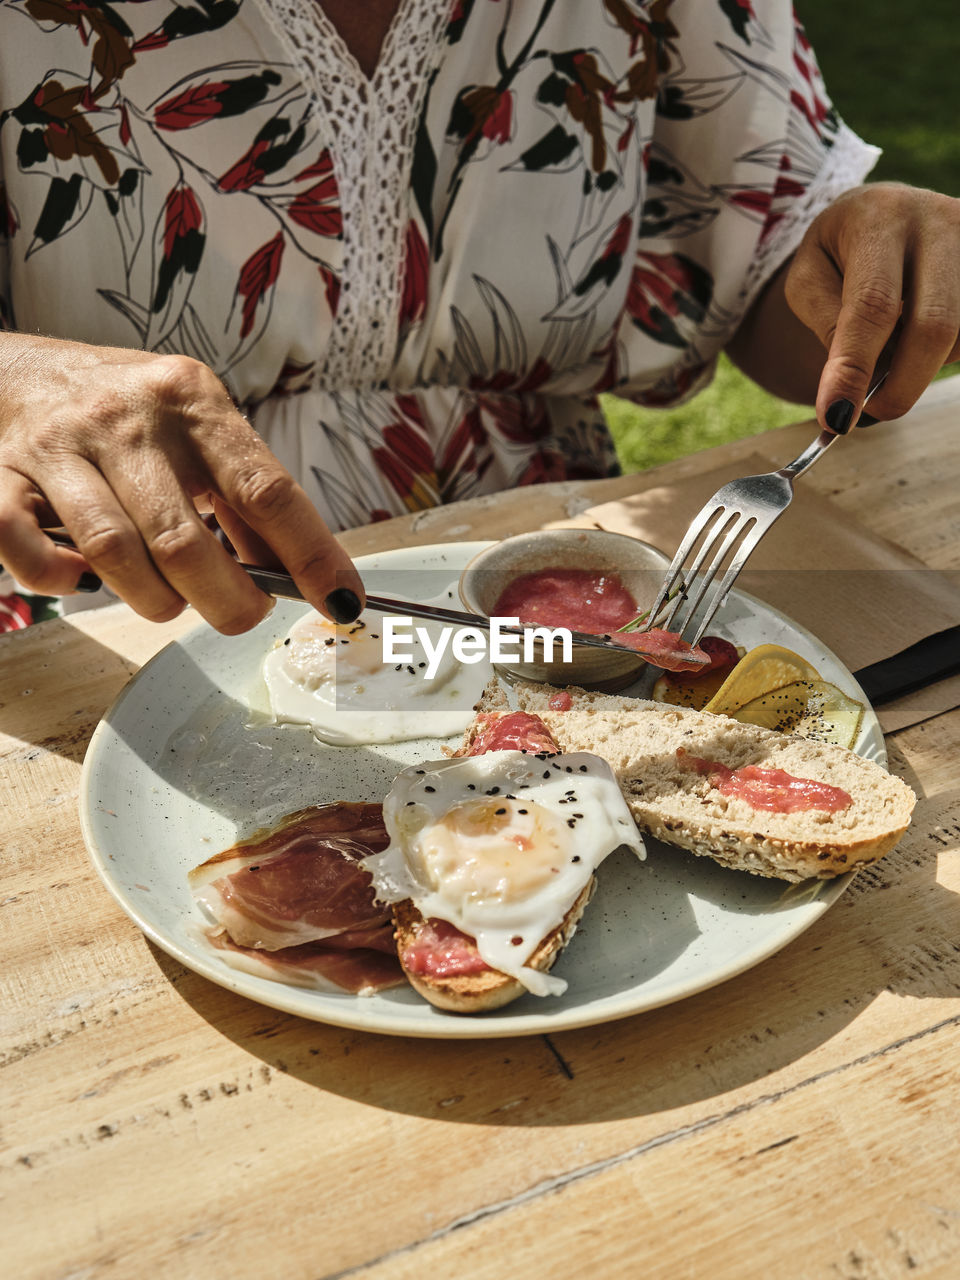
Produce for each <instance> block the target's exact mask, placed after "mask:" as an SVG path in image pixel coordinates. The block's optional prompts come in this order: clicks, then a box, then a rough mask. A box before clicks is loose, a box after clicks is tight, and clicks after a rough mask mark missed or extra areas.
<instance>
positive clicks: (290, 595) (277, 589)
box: [241, 564, 710, 667]
mask: <svg viewBox="0 0 960 1280" xmlns="http://www.w3.org/2000/svg"><path fill="white" fill-rule="evenodd" d="M241 567H242V568H243V569H245V570H246V571H247V573H249V575H250V577H251V578H252V579H253V580H254V582H255V583H256V584H257V586H258V587H259V588H260V589H261V590H262V591H266V592H267V593H268V595H272V596H281V597H282V598H284V599H287V600H302V599H303V593H302V592H301V591H300V589H299V587H298V586H297V584H296V583H295V582H294V580H293V579H292V578H291V577H290V575H289V574H288V573H280V572H278V571H276V570H273V569H261V568H259V566H257V565H252V564H244V565H242V566H241ZM367 608H368V609H376V610H377V611H378V612H379V613H390V614H399V615H400V616H402V617H407V616H410V617H414V618H426V619H428V620H429V621H431V622H448V623H451V624H452V625H453V626H457V627H474V628H478V629H479V630H481V631H489V630H490V619H489V618H488V617H486V616H485V615H483V614H478V613H466V612H464V611H463V610H460V609H443V608H440V607H439V606H436V605H432V604H417V603H415V602H414V601H412V600H394V599H392V598H391V597H390V596H371V595H368V596H367ZM498 630H499V632H500V634H501V635H505V636H523V635H526V633H527V632H528V631H531V630H533V628H532V627H529V626H528V627H503V626H501V627H498ZM640 634H641V635H642V634H643V633H642V632H641V633H640ZM570 638H571V639H572V641H573V643H574V644H576V645H588V646H590V648H593V649H609V650H612V651H613V652H614V653H620V654H622V653H635V654H636V655H637V657H640V658H642V657H649V658H651V659H653V658H654V657H655V656H656V655H655V654H654V653H653V652H652V651H651V652H650V653H648V654H644V652H643V650H642V649H637V648H634V646H633V645H632V644H631V645H629V646H628V645H624V644H616V643H615V642H614V641H613V640H611V639H610V637H609V636H597V635H590V634H589V633H587V632H584V631H571V632H570ZM684 660H685V661H686V662H688V663H689V665H690V666H691V667H693V666H706V665H707V663H708V662H709V661H710V659H709V658H707V657H703V658H699V657H696V656H694V655H689V654H684Z"/></svg>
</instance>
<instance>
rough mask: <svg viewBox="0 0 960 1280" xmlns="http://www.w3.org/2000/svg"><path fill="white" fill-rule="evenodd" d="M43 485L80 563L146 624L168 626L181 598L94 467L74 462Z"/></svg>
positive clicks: (82, 462)
mask: <svg viewBox="0 0 960 1280" xmlns="http://www.w3.org/2000/svg"><path fill="white" fill-rule="evenodd" d="M46 483H47V488H48V491H49V492H48V497H49V499H50V501H51V502H52V503H53V505H54V506H55V507H56V509H57V511H58V513H59V516H60V519H61V520H62V522H63V525H64V527H65V528H66V529H67V530H68V532H69V533H70V536H71V537H72V538H73V541H74V542H75V543H76V545H77V548H78V550H79V551H80V552H81V554H82V557H83V559H84V560H85V561H86V563H87V564H88V565H89V566H90V568H91V569H92V570H93V572H94V573H96V574H97V576H98V577H99V578H102V579H103V581H104V582H105V583H106V584H107V586H108V587H110V589H111V590H112V591H114V592H115V593H116V594H117V595H118V596H119V597H120V598H121V599H122V600H125V601H126V602H127V604H129V605H130V607H131V608H132V609H134V610H135V611H136V612H137V613H139V614H140V615H141V616H142V617H144V618H148V619H149V620H150V621H151V622H167V621H169V620H170V619H171V618H175V617H176V616H177V615H178V614H179V613H181V612H182V611H183V609H184V606H185V603H186V601H185V599H184V597H183V596H182V595H181V594H180V593H179V592H178V591H176V590H175V589H174V587H173V586H171V584H170V583H169V582H168V581H166V579H165V578H164V577H163V576H162V574H160V573H159V572H158V570H157V567H156V565H155V564H154V563H153V561H152V560H151V558H150V556H149V555H148V554H147V550H146V547H145V546H144V543H143V539H142V538H141V537H140V534H139V533H138V531H137V529H136V526H135V525H134V523H133V521H132V520H131V519H130V517H129V516H128V515H127V512H126V511H125V510H124V508H123V506H122V505H121V503H120V502H119V501H118V499H117V495H116V494H115V493H114V491H113V489H112V488H111V486H110V485H109V484H108V483H107V482H106V480H105V479H104V477H103V476H102V475H101V474H100V472H99V471H97V469H96V468H95V467H92V466H90V465H88V464H87V463H85V462H84V461H83V460H82V459H74V460H72V463H71V465H70V466H69V467H66V468H63V469H61V470H59V471H58V472H57V474H56V476H54V477H53V478H51V479H49V480H47V482H46Z"/></svg>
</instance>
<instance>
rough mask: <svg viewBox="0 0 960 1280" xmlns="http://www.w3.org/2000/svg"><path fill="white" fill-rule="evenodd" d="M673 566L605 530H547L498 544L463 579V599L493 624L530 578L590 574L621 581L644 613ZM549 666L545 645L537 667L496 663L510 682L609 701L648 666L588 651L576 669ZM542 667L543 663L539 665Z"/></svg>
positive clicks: (577, 654) (576, 656) (629, 656)
mask: <svg viewBox="0 0 960 1280" xmlns="http://www.w3.org/2000/svg"><path fill="white" fill-rule="evenodd" d="M668 564H669V559H668V557H667V556H665V555H664V554H663V553H662V552H661V551H658V550H657V548H656V547H652V546H651V545H650V544H649V543H648V542H641V541H640V540H639V539H638V538H630V537H627V536H626V535H625V534H622V533H607V532H606V531H605V530H602V529H540V530H537V531H535V532H533V533H521V534H517V536H516V537H513V538H505V539H504V541H503V542H498V543H495V544H494V545H493V546H492V547H488V548H487V549H486V550H485V551H481V552H480V554H479V555H477V556H474V558H473V559H472V560H471V561H470V563H469V564H468V565H467V567H466V568H465V569H464V570H463V572H462V573H461V575H460V599H461V600H462V601H463V604H464V606H465V607H466V608H467V609H469V610H470V612H471V613H476V614H481V615H486V616H487V617H492V616H494V615H493V610H494V608H495V606H496V603H497V601H498V600H499V598H500V596H501V594H502V593H503V591H504V590H505V589H506V588H507V586H508V585H509V584H510V583H511V582H512V581H513V580H514V579H515V578H519V577H521V576H522V575H523V574H527V573H535V572H536V571H537V570H540V569H589V570H595V571H600V572H604V573H614V574H616V575H617V577H618V578H619V579H620V581H621V582H622V583H623V585H624V586H625V587H626V588H627V590H628V591H629V592H630V594H631V595H632V596H633V598H634V600H636V602H637V612H638V613H642V612H643V611H644V610H645V609H647V608H649V606H650V605H651V604H652V603H653V601H654V599H655V598H656V595H657V591H658V590H659V588H660V583H661V581H662V580H663V573H664V570H665V569H666V567H667V565H668ZM555 656H556V659H557V660H556V661H551V662H547V661H544V660H542V659H543V658H544V654H543V647H542V645H540V644H539V642H538V648H537V650H536V651H535V653H534V659H535V660H534V661H532V662H523V661H517V662H510V663H495V664H494V667H495V670H496V671H497V673H498V674H499V675H501V676H502V677H503V678H504V679H505V680H509V681H516V680H536V681H540V682H543V683H545V684H556V685H561V686H563V685H568V684H575V685H580V686H581V687H582V688H584V689H601V690H603V691H604V692H607V693H610V692H613V691H615V690H617V689H625V688H626V687H627V685H629V684H632V683H633V682H634V680H636V679H637V677H638V676H639V674H640V672H641V669H642V668H643V667H644V666H645V665H646V664H645V663H644V661H643V659H642V658H640V657H638V656H637V655H636V654H634V653H630V652H629V651H624V652H623V653H622V654H619V653H611V652H609V651H607V650H604V649H594V648H588V647H586V646H580V647H577V646H576V645H575V646H574V648H573V655H572V661H571V662H563V661H562V660H561V659H560V651H559V647H558V648H557V650H556V655H555ZM538 658H539V659H540V660H537V659H538Z"/></svg>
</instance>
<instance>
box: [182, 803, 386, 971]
mask: <svg viewBox="0 0 960 1280" xmlns="http://www.w3.org/2000/svg"><path fill="white" fill-rule="evenodd" d="M388 843H389V837H388V835H387V832H386V829H385V827H384V825H383V810H382V807H381V806H380V805H379V804H348V803H339V804H327V805H319V806H316V807H313V808H310V809H302V810H300V811H299V812H297V813H292V814H289V815H288V816H287V817H285V818H284V819H283V820H282V821H281V822H280V823H279V824H278V825H277V826H276V827H273V828H272V829H270V830H269V831H266V832H263V831H260V832H257V833H256V834H254V835H253V836H251V837H249V839H247V840H242V841H240V842H239V843H238V844H235V845H233V846H231V847H230V848H229V849H225V850H224V851H223V852H222V853H218V854H216V856H215V857H213V858H210V859H209V860H208V861H207V862H205V863H203V865H202V866H199V867H197V868H195V869H194V870H193V871H191V872H190V873H189V875H188V879H189V882H190V887H191V889H192V890H193V893H194V897H195V898H196V900H197V902H198V903H199V904H200V906H201V907H202V908H203V910H204V911H205V913H206V915H207V916H208V918H210V919H212V920H213V921H214V922H215V923H216V924H217V925H218V926H219V927H220V928H221V929H223V930H225V931H226V933H227V934H228V935H229V937H230V939H231V940H232V942H234V943H235V944H236V945H237V946H239V947H246V948H252V949H255V950H261V951H273V952H276V951H281V950H285V949H288V948H290V947H294V946H300V945H302V944H304V943H313V942H320V941H325V940H328V939H334V938H336V937H338V936H339V937H341V938H342V937H343V935H344V934H354V933H356V932H357V931H361V932H362V933H364V934H366V935H368V936H374V935H376V933H377V931H378V930H380V929H382V928H383V927H384V926H385V925H387V924H388V923H389V920H390V913H389V910H388V909H386V908H384V907H383V906H381V905H380V904H378V903H377V902H376V900H375V898H374V894H373V885H372V881H371V879H370V873H369V872H368V871H366V870H364V868H362V867H360V866H358V865H357V864H358V862H359V861H360V859H361V858H365V857H367V855H368V854H371V853H379V852H380V851H381V850H382V849H385V848H386V847H387V845H388ZM364 945H368V944H364ZM374 945H375V947H377V949H380V948H379V945H378V944H374ZM342 948H343V944H342V943H341V949H342Z"/></svg>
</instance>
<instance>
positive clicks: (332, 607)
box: [323, 587, 362, 622]
mask: <svg viewBox="0 0 960 1280" xmlns="http://www.w3.org/2000/svg"><path fill="white" fill-rule="evenodd" d="M323 603H324V606H325V608H326V610H327V613H329V615H330V617H331V618H332V619H333V620H334V622H355V621H356V620H357V618H359V617H360V612H361V608H362V606H361V604H360V597H359V596H358V595H357V593H356V592H355V591H351V590H350V588H349V587H337V589H336V591H331V592H330V594H329V595H328V596H327V598H326V600H324V602H323Z"/></svg>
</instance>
